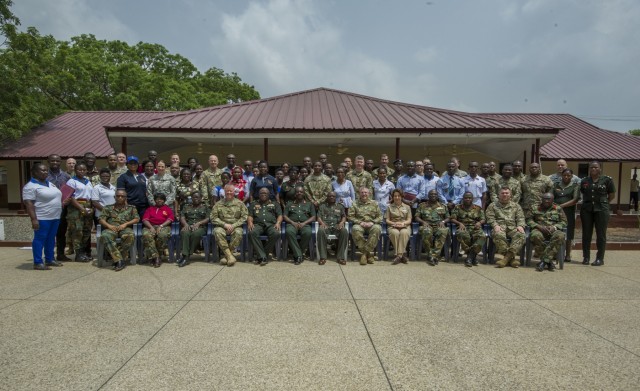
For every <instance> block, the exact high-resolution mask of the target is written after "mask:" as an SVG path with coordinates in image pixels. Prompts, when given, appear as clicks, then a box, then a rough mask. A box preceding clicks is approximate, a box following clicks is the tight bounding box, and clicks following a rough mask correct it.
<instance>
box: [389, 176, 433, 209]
mask: <svg viewBox="0 0 640 391" xmlns="http://www.w3.org/2000/svg"><path fill="white" fill-rule="evenodd" d="M396 189H400V190H402V191H403V192H404V193H405V194H407V193H408V194H413V195H415V196H416V198H417V199H425V198H426V193H425V192H424V178H423V177H422V176H419V175H418V174H413V175H412V176H408V175H403V176H401V177H400V178H398V183H397V184H396ZM413 207H414V208H416V207H417V203H415V204H413Z"/></svg>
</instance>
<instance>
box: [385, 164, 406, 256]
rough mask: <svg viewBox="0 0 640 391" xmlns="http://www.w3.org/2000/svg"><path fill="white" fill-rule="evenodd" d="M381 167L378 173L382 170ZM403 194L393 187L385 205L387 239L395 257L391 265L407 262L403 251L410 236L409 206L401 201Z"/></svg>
mask: <svg viewBox="0 0 640 391" xmlns="http://www.w3.org/2000/svg"><path fill="white" fill-rule="evenodd" d="M384 171H385V169H384V168H382V169H380V170H379V171H378V173H382V172H384ZM403 198H404V194H403V192H402V190H400V189H394V190H393V191H392V192H391V203H390V204H389V205H388V206H387V210H386V211H385V214H384V218H385V220H386V222H387V232H388V234H389V240H390V241H391V244H393V249H394V251H395V252H396V257H395V258H394V259H393V262H392V263H391V264H392V265H397V264H398V263H400V262H402V263H407V261H408V260H409V259H408V258H407V255H406V253H405V251H406V249H407V243H409V237H410V236H411V207H410V206H409V205H407V204H405V203H403V202H402V200H403Z"/></svg>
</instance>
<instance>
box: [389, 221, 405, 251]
mask: <svg viewBox="0 0 640 391" xmlns="http://www.w3.org/2000/svg"><path fill="white" fill-rule="evenodd" d="M387 232H388V233H389V240H390V241H391V244H392V245H393V250H394V251H395V253H396V255H402V254H404V253H405V252H406V250H407V243H409V236H411V229H410V228H409V227H405V228H402V229H397V228H393V227H389V228H388V229H387Z"/></svg>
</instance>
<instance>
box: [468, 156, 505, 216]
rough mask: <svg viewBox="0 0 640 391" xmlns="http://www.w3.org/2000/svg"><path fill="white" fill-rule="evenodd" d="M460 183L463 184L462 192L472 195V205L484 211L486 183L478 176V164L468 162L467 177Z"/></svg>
mask: <svg viewBox="0 0 640 391" xmlns="http://www.w3.org/2000/svg"><path fill="white" fill-rule="evenodd" d="M494 166H495V163H494ZM498 177H500V175H498ZM462 183H463V184H464V192H465V193H466V192H469V193H471V194H473V204H474V205H478V206H479V207H481V208H482V209H484V208H485V206H486V204H487V182H485V180H484V178H482V177H481V176H479V175H478V162H475V161H471V162H469V175H467V176H466V177H464V178H463V179H462ZM463 194H464V193H463Z"/></svg>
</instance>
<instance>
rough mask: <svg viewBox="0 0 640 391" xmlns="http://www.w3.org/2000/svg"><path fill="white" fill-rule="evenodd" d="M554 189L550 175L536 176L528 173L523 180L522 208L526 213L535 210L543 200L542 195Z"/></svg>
mask: <svg viewBox="0 0 640 391" xmlns="http://www.w3.org/2000/svg"><path fill="white" fill-rule="evenodd" d="M552 190H553V182H551V179H549V177H548V176H546V175H542V174H540V175H538V176H537V177H535V178H534V177H532V176H531V175H527V176H526V177H525V178H524V181H522V210H523V211H524V212H525V213H528V212H531V211H532V210H535V209H536V208H537V207H538V205H540V202H542V195H543V194H544V193H550V192H551V191H552Z"/></svg>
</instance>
